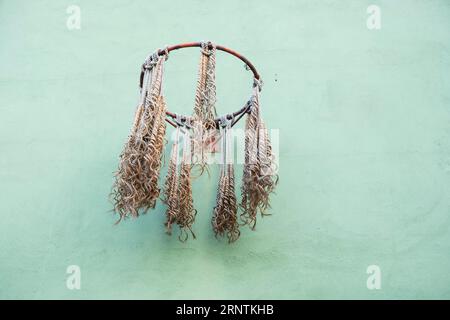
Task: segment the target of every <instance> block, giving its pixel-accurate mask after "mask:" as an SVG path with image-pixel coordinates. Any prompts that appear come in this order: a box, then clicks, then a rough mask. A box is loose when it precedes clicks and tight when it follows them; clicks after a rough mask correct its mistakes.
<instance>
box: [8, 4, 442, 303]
mask: <svg viewBox="0 0 450 320" xmlns="http://www.w3.org/2000/svg"><path fill="white" fill-rule="evenodd" d="M371 4H375V5H378V6H379V8H380V9H381V29H379V30H369V29H368V28H367V26H366V20H367V18H368V17H369V14H368V13H367V12H366V10H367V7H368V6H369V5H371ZM70 5H77V6H79V8H80V9H81V29H79V30H69V29H68V28H67V25H66V22H67V18H68V17H69V14H68V13H67V12H66V9H67V8H68V6H70ZM0 39H1V42H0V43H1V45H0V199H1V201H0V214H1V222H0V298H7V299H12V298H31V299H38V298H63V299H79V298H87V299H93V298H138V299H139V298H149V299H155V298H160V299H162V298H166V299H174V298H225V299H226V298H238V299H249V298H252V299H260V298H277V299H278V298H280V299H281V298H284V299H294V298H295V299H297V298H306V299H317V298H318V299H324V298H332V299H333V298H369V299H380V298H387V299H394V298H450V256H449V253H450V231H449V227H450V122H449V120H450V1H447V0H432V1H425V0H423V1H412V0H403V1H387V0H386V1H380V0H372V1H356V0H348V1H338V0H333V1H332V0H323V1H298V0H295V1H294V0H291V1H288V0H279V1H240V0H233V1H232V0H230V1H127V0H108V1H106V0H102V1H100V0H97V1H87V0H83V1H81V0H73V1H16V0H15V1H12V0H1V1H0ZM197 40H212V41H214V42H216V43H219V44H223V45H226V46H228V47H230V48H233V49H236V50H238V51H240V52H241V53H243V54H244V55H246V56H247V57H248V58H250V60H251V61H252V62H254V64H255V65H256V67H257V68H258V69H259V71H260V73H261V75H262V77H263V80H264V83H265V85H264V88H263V91H262V108H263V111H262V112H263V117H264V119H265V120H266V122H267V123H268V126H269V127H270V128H275V129H279V130H280V140H279V141H280V155H279V159H280V172H279V174H280V184H279V186H278V189H277V194H276V195H274V196H273V198H272V206H273V209H272V213H273V215H272V216H270V217H267V218H264V219H263V220H260V221H259V223H258V225H257V230H256V231H255V232H252V231H250V230H247V229H243V230H242V236H241V238H240V240H239V241H238V242H237V243H235V244H233V245H228V244H227V243H226V242H225V241H217V240H216V239H215V238H214V235H213V233H212V230H211V228H210V218H211V210H212V207H213V205H214V200H215V193H216V186H217V170H215V169H214V170H213V172H212V177H211V178H208V176H206V175H205V176H202V177H201V178H199V179H197V180H196V181H195V182H194V198H195V205H196V207H197V208H198V210H199V214H198V216H197V222H196V224H195V231H196V233H197V236H198V239H197V240H195V241H189V242H188V243H186V244H183V243H180V242H179V241H177V239H176V237H169V236H167V235H166V234H165V233H164V227H163V222H164V207H163V206H162V205H161V204H159V205H158V207H157V208H156V210H154V211H153V212H151V213H149V214H147V215H145V216H142V217H141V218H139V219H138V220H128V221H126V222H125V223H122V224H120V225H118V226H113V223H114V222H115V220H116V218H117V217H116V216H113V214H112V213H111V212H109V210H110V209H111V203H110V202H109V201H108V194H109V192H110V188H111V185H112V182H113V178H112V174H113V172H114V171H115V170H116V168H117V163H118V156H119V154H120V152H121V149H122V147H123V144H124V142H125V140H126V137H127V135H128V132H129V129H130V126H131V122H132V119H133V115H134V109H135V106H136V103H137V99H138V90H137V80H138V74H139V71H140V70H139V68H140V65H141V63H142V62H143V59H144V58H145V57H146V56H147V54H148V53H150V52H152V51H153V50H155V49H156V48H158V47H163V46H164V45H167V44H176V43H180V42H186V41H197ZM198 60H199V51H198V50H196V49H186V50H183V51H178V52H173V53H172V54H171V56H170V58H169V60H168V62H167V69H166V71H167V74H166V81H165V92H166V97H167V103H168V106H169V108H170V109H171V110H174V111H176V112H183V113H189V112H191V110H192V106H193V99H194V90H195V82H196V77H197V63H198ZM217 64H218V66H217V78H218V80H217V81H218V83H217V88H218V104H217V108H218V110H219V111H220V112H221V113H225V112H228V111H232V110H237V109H238V108H240V107H241V106H242V105H243V103H244V101H245V100H246V99H247V98H248V96H249V94H250V91H251V74H250V73H249V72H248V71H246V70H245V69H244V68H243V65H242V63H241V62H239V61H238V60H236V59H235V58H233V57H231V56H228V55H225V54H223V53H219V54H218V57H217ZM240 171H241V170H240V168H238V169H237V175H238V177H240V175H241V172H240ZM162 174H164V170H163V173H162ZM237 180H239V179H237ZM69 265H78V266H79V267H80V270H81V289H80V290H69V289H68V288H67V287H66V279H67V277H68V274H66V268H67V267H68V266H69ZM370 265H376V266H379V268H380V270H381V289H379V290H369V289H368V288H367V286H366V282H367V278H368V277H369V275H368V274H367V273H366V271H367V268H368V266H370Z"/></svg>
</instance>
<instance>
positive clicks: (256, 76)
mask: <svg viewBox="0 0 450 320" xmlns="http://www.w3.org/2000/svg"><path fill="white" fill-rule="evenodd" d="M207 45H208V47H209V48H213V46H215V48H216V49H217V50H220V51H224V52H226V53H229V54H231V55H233V56H235V57H236V58H238V59H240V60H241V61H243V62H244V63H245V65H246V66H247V67H248V68H249V69H250V70H251V71H252V73H253V77H254V79H256V80H260V76H259V73H258V71H257V70H256V68H255V66H254V65H253V64H252V63H251V62H250V61H249V60H248V59H247V58H246V57H244V56H243V55H241V54H240V53H238V52H236V51H234V50H232V49H229V48H227V47H224V46H221V45H215V44H213V43H212V42H207ZM201 46H202V42H186V43H181V44H176V45H173V46H168V47H166V48H164V49H160V50H158V55H160V56H163V55H165V54H167V53H169V52H171V51H174V50H179V49H183V48H192V47H201ZM143 80H144V71H143V70H142V71H141V74H140V78H139V87H140V88H142V84H143ZM249 110H250V104H249V103H248V102H247V103H246V104H245V105H244V107H242V108H241V109H239V110H238V111H236V112H233V113H231V114H229V115H228V116H230V117H232V118H233V119H234V120H233V122H232V126H234V125H235V124H236V123H237V122H238V121H239V120H240V119H241V118H242V116H243V115H244V114H245V113H246V112H248V111H249ZM166 115H167V116H169V117H171V118H173V119H175V118H176V117H177V114H175V113H172V112H170V111H166ZM181 118H182V119H188V118H189V117H187V116H182V117H181ZM221 118H222V117H219V118H216V119H215V121H216V125H217V126H219V121H220V119H221ZM166 121H167V122H168V123H169V124H170V125H172V126H173V127H177V126H178V124H177V123H175V122H173V121H172V120H170V119H166Z"/></svg>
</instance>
